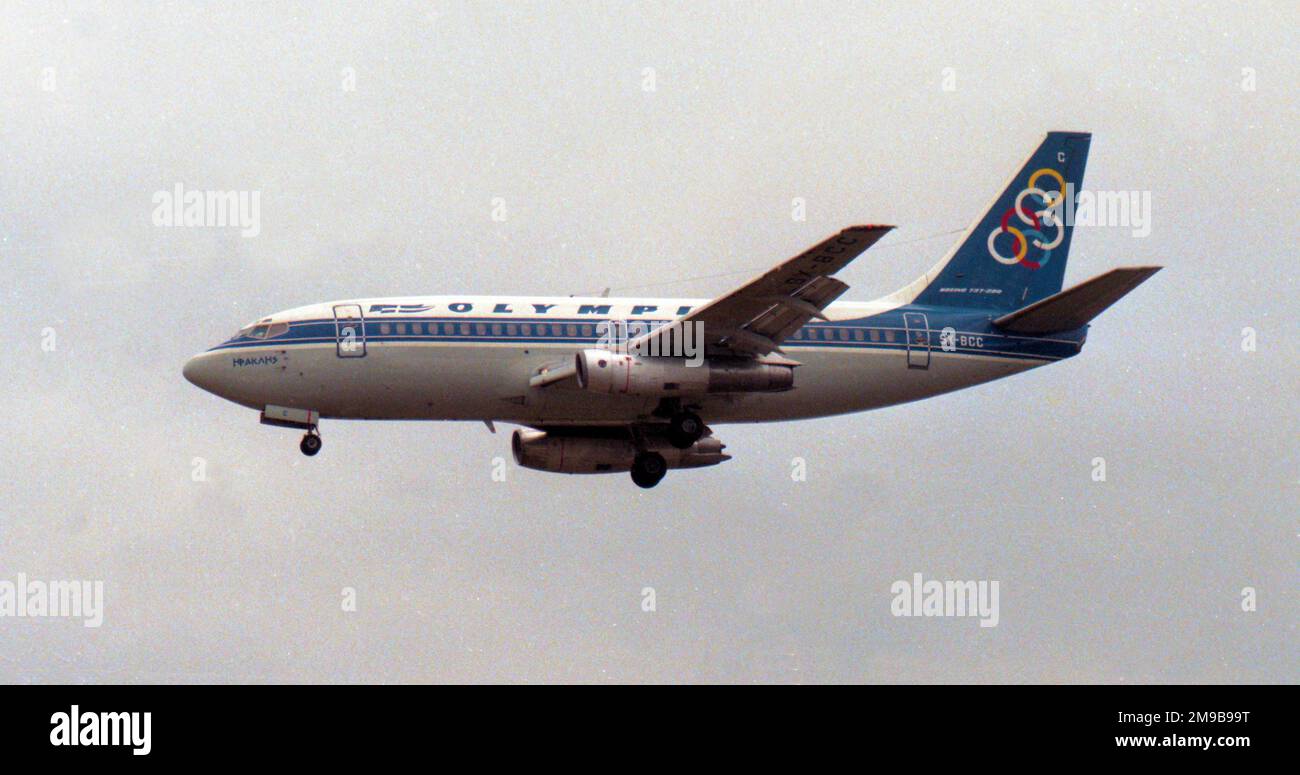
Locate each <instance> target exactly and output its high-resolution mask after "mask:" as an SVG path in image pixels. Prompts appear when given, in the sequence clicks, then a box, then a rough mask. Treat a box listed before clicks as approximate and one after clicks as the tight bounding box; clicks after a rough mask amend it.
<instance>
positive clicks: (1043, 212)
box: [989, 167, 1065, 269]
mask: <svg viewBox="0 0 1300 775" xmlns="http://www.w3.org/2000/svg"><path fill="white" fill-rule="evenodd" d="M1043 177H1049V178H1052V179H1053V180H1055V181H1056V185H1057V190H1056V191H1050V192H1049V191H1044V190H1043V189H1041V188H1039V187H1038V186H1037V183H1038V180H1039V179H1040V178H1043ZM1027 197H1034V198H1035V199H1037V200H1038V201H1037V204H1036V206H1037V207H1041V208H1042V209H1040V210H1032V209H1026V206H1025V199H1026V198H1027ZM1064 197H1065V178H1063V177H1061V173H1059V172H1057V171H1056V170H1054V169H1052V168H1051V167H1043V168H1042V169H1038V170H1034V174H1032V175H1030V176H1029V184H1028V185H1027V186H1025V188H1024V190H1022V191H1021V192H1020V193H1019V194H1017V195H1016V202H1015V204H1014V205H1013V206H1012V207H1011V209H1010V210H1007V211H1006V212H1005V213H1003V214H1002V223H1001V224H1000V225H999V226H998V227H997V228H996V229H994V230H993V231H991V232H989V255H991V256H993V259H994V260H995V261H997V262H998V263H1000V264H1007V265H1008V266H1010V265H1013V264H1021V265H1023V266H1026V267H1028V268H1029V269H1040V268H1042V267H1044V266H1047V262H1048V261H1050V260H1052V250H1053V249H1055V248H1056V247H1058V246H1059V245H1060V244H1061V242H1062V241H1063V240H1064V239H1065V224H1064V223H1063V222H1062V220H1061V218H1060V216H1059V213H1058V211H1060V210H1062V209H1063V208H1062V207H1061V204H1062V199H1063V198H1064ZM1012 216H1015V217H1016V218H1017V219H1018V220H1019V221H1020V224H1019V225H1012V223H1011V217H1012ZM1044 227H1051V228H1055V229H1056V236H1055V238H1054V239H1053V240H1052V241H1051V242H1048V241H1046V240H1047V235H1046V234H1044V233H1043V232H1042V229H1043V228H1044ZM1003 234H1010V235H1011V236H1012V237H1014V238H1015V243H1014V250H1012V251H1011V252H1012V254H1013V255H1010V256H1004V255H1002V254H1001V253H999V252H998V248H997V239H998V237H1001V236H1002V235H1003ZM1030 245H1033V246H1034V247H1035V248H1038V249H1039V250H1041V251H1042V254H1041V255H1038V256H1036V257H1035V258H1032V259H1031V258H1029V246H1030Z"/></svg>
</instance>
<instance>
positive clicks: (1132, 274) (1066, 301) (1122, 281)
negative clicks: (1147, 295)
mask: <svg viewBox="0 0 1300 775" xmlns="http://www.w3.org/2000/svg"><path fill="white" fill-rule="evenodd" d="M1160 269H1161V267H1158V266H1129V267H1123V268H1120V269H1112V270H1110V271H1109V272H1106V273H1105V274H1100V275H1097V276H1096V277H1094V278H1092V279H1091V280H1088V281H1086V282H1082V283H1079V284H1078V285H1076V286H1074V287H1073V288H1071V289H1070V290H1068V291H1061V292H1060V293H1058V294H1055V295H1053V296H1048V297H1047V298H1046V299H1042V300H1040V301H1036V302H1034V303H1033V304H1030V305H1029V306H1028V307H1025V308H1023V309H1018V310H1016V311H1015V312H1012V313H1009V314H1006V315H1003V316H1002V317H1000V318H997V319H996V320H994V321H993V325H995V326H998V327H999V328H1002V329H1005V330H1007V331H1011V332H1013V333H1017V334H1054V333H1057V332H1058V331H1073V330H1074V329H1076V328H1082V327H1083V326H1085V325H1087V323H1088V322H1089V321H1090V320H1092V319H1093V318H1095V317H1097V316H1098V315H1100V314H1101V313H1103V312H1105V311H1106V308H1107V307H1109V306H1110V305H1112V304H1114V303H1115V302H1117V301H1119V300H1120V299H1122V298H1124V296H1125V295H1126V294H1128V292H1129V291H1131V290H1133V289H1134V288H1136V287H1138V286H1139V285H1141V284H1142V283H1143V282H1145V281H1146V279H1147V278H1148V277H1150V276H1151V275H1153V274H1155V273H1156V272H1159V271H1160Z"/></svg>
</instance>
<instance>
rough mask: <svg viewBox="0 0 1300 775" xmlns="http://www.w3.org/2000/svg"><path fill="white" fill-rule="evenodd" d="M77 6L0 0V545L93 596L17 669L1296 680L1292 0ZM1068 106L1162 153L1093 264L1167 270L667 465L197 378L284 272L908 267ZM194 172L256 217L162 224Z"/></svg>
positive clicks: (1132, 145)
mask: <svg viewBox="0 0 1300 775" xmlns="http://www.w3.org/2000/svg"><path fill="white" fill-rule="evenodd" d="M50 5H52V4H48V3H30V4H28V3H17V2H6V3H4V4H3V7H2V8H0V115H3V119H0V158H2V159H3V164H0V267H2V270H0V271H2V272H3V274H2V276H3V278H4V283H3V289H4V300H5V311H6V313H7V317H8V320H9V329H8V330H9V337H8V341H9V342H10V348H11V349H10V353H9V359H8V363H7V367H6V368H5V369H4V370H3V377H2V378H0V379H3V383H4V389H3V393H4V396H5V400H4V401H3V402H2V403H0V421H2V423H3V427H4V429H5V433H4V436H5V439H4V442H3V443H2V444H0V482H2V483H3V484H2V486H3V493H4V498H3V503H2V504H0V578H3V579H11V580H12V579H13V578H14V577H15V575H16V574H17V573H20V572H21V573H26V574H28V576H30V577H35V578H46V579H55V578H67V579H102V580H103V581H104V582H105V587H106V590H105V594H106V603H105V612H104V625H103V626H102V627H101V628H99V629H87V628H84V627H82V626H81V624H80V623H79V622H74V621H67V620H55V619H44V620H42V619H13V618H4V619H0V680H5V681H73V682H76V681H592V682H602V681H742V682H745V681H791V682H811V681H873V682H874V681H954V682H967V681H999V682H1025V681H1088V682H1141V681H1266V682H1278V681H1284V682H1296V681H1297V680H1298V679H1300V660H1298V657H1297V654H1298V650H1297V647H1296V622H1297V619H1298V618H1300V616H1298V614H1300V604H1298V602H1297V596H1296V595H1297V589H1298V588H1300V585H1298V584H1297V582H1298V581H1300V578H1298V575H1297V549H1298V548H1300V518H1298V517H1297V511H1298V510H1297V508H1296V506H1297V499H1296V496H1297V491H1298V490H1300V475H1298V474H1297V463H1298V462H1300V461H1298V460H1297V443H1296V442H1297V431H1298V430H1300V428H1298V423H1297V411H1296V399H1297V394H1298V388H1300V380H1298V379H1297V363H1300V357H1298V356H1300V352H1298V348H1297V344H1296V334H1297V331H1296V323H1295V314H1296V303H1295V298H1296V293H1297V290H1298V289H1297V287H1296V279H1295V278H1296V271H1295V266H1296V261H1297V249H1298V248H1300V239H1298V237H1297V228H1296V225H1295V224H1296V206H1297V204H1296V203H1297V202H1300V185H1298V184H1297V182H1296V169H1297V161H1298V158H1297V151H1296V138H1295V132H1296V128H1297V126H1300V115H1297V113H1298V109H1297V96H1296V95H1297V80H1298V78H1300V66H1297V63H1296V59H1295V53H1296V48H1297V40H1296V30H1297V29H1300V12H1298V11H1297V6H1296V4H1294V3H1290V2H1277V3H1259V4H1246V5H1244V6H1243V5H1238V4H1235V3H1232V4H1229V3H1209V4H1204V5H1193V4H1184V3H1176V4H1174V3H1171V4H1164V3H1153V2H1145V3H1131V4H1106V5H1103V4H1091V3H1089V4H1078V3H1059V4H1058V3H1046V4H1044V3H1034V4H1025V5H1010V6H998V7H995V8H993V7H990V4H988V3H984V2H979V3H970V4H956V3H950V2H942V3H935V4H933V5H927V6H922V5H916V4H912V3H891V4H885V5H883V6H877V5H875V4H853V5H852V6H850V5H848V4H800V5H799V6H798V7H789V6H787V5H785V4H780V5H777V4H770V3H756V4H744V5H715V4H703V5H696V4H681V5H673V6H659V5H632V4H594V5H582V4H577V3H547V4H526V5H525V4H509V5H502V4H496V3H491V4H489V3H474V4H437V5H434V6H423V5H389V4H383V3H365V4H357V5H356V6H355V7H349V8H346V9H343V8H338V7H332V6H323V5H318V4H315V3H303V4H299V5H291V4H285V3H239V4H229V5H226V4H201V5H200V4H194V5H190V4H174V5H173V4H166V5H155V4H153V3H150V4H134V3H102V4H100V3H94V4H92V3H77V4H72V5H71V7H68V8H63V9H53V8H50V7H49V6H50ZM646 68H653V71H654V72H653V77H654V90H653V91H647V90H645V88H644V86H645V84H646V77H647V73H646ZM945 68H952V69H951V70H950V71H945ZM353 84H354V88H352V87H353ZM945 86H951V87H952V88H951V89H945ZM1252 87H1253V88H1252ZM1049 129H1065V130H1086V131H1091V132H1093V133H1095V134H1094V139H1093V143H1092V150H1091V155H1090V158H1089V162H1088V171H1087V177H1086V179H1085V184H1086V185H1087V186H1088V187H1089V188H1099V189H1117V190H1139V191H1149V192H1151V201H1152V216H1153V223H1152V229H1151V233H1150V235H1149V236H1147V237H1145V238H1135V237H1133V236H1132V234H1131V231H1130V230H1129V229H1124V228H1091V229H1084V228H1080V229H1079V230H1078V231H1077V232H1076V234H1075V237H1074V241H1073V250H1072V251H1071V256H1070V266H1069V269H1068V272H1067V278H1066V279H1067V283H1071V284H1072V283H1075V282H1079V281H1081V280H1083V279H1086V278H1088V277H1091V276H1093V275H1095V274H1098V273H1100V272H1102V271H1105V270H1106V269H1109V268H1111V267H1114V266H1118V265H1133V264H1149V263H1158V264H1163V265H1165V266H1167V269H1166V270H1165V271H1164V272H1162V273H1160V274H1159V275H1157V276H1156V277H1155V278H1154V279H1152V280H1151V281H1149V282H1148V283H1147V284H1146V285H1144V286H1142V287H1141V288H1140V289H1139V290H1137V291H1136V292H1134V293H1133V294H1132V295H1131V296H1130V297H1128V298H1126V299H1124V300H1123V302H1121V303H1120V304H1119V305H1117V306H1116V307H1114V308H1112V309H1111V310H1110V311H1108V312H1107V313H1105V314H1104V315H1103V316H1102V317H1101V318H1100V319H1099V320H1098V321H1097V324H1096V325H1095V326H1094V328H1093V330H1092V332H1091V335H1090V337H1089V341H1088V346H1087V347H1086V348H1085V350H1084V352H1083V354H1082V356H1081V357H1078V358H1075V359H1072V360H1070V361H1066V362H1063V363H1059V364H1055V365H1053V366H1050V367H1047V368H1043V369H1038V370H1036V371H1034V372H1031V373H1028V374H1025V375H1021V376H1018V377H1014V378H1011V379H1007V380H1003V381H1001V382H997V383H994V384H990V385H987V386H983V387H978V388H974V389H971V390H967V391H964V392H959V393H956V394H952V395H948V396H943V397H939V398H935V399H931V400H928V401H924V402H921V403H917V404H911V405H907V406H901V407H896V408H891V409H886V410H881V411H876V412H871V413H866V414H860V415H853V416H848V417H841V418H834V419H825V420H818V421H810V422H799V423H786V424H778V425H769V426H722V427H721V428H719V429H718V435H719V436H720V437H721V438H723V439H724V440H725V441H726V443H727V444H728V445H729V447H730V449H729V451H730V452H732V453H734V454H735V459H734V460H732V461H731V462H729V463H726V464H724V465H722V466H719V467H717V468H713V469H707V470H703V471H696V472H679V473H670V475H669V476H668V478H667V479H666V480H665V481H664V483H663V484H662V485H660V486H659V487H658V488H656V489H654V490H649V491H642V490H639V489H637V488H635V487H633V485H632V484H631V482H629V481H628V479H627V477H626V476H621V475H620V476H610V477H584V478H577V477H566V476H558V475H549V474H542V473H537V472H533V471H527V470H523V469H518V468H516V467H514V465H513V462H510V463H508V464H507V465H508V478H507V481H505V482H494V481H493V480H492V477H491V474H492V470H493V458H495V457H498V456H499V457H504V458H506V459H507V460H508V459H509V438H508V436H507V435H505V434H498V435H495V436H494V435H491V434H489V433H488V432H487V430H486V429H485V428H484V427H483V426H481V425H471V424H431V423H423V424H422V423H391V424H381V423H344V422H328V421H327V422H326V423H325V424H324V425H323V427H322V430H323V433H324V435H325V439H326V444H325V450H324V452H323V453H322V454H321V455H320V456H319V457H317V458H314V459H306V458H304V457H303V456H302V455H301V454H300V453H299V452H298V449H297V441H298V438H297V435H296V434H294V433H293V432H290V431H285V430H278V429H272V428H267V427H262V426H259V425H258V424H257V418H256V414H255V413H254V412H251V411H249V410H246V409H242V408H239V407H237V406H235V405H233V404H229V403H226V402H224V401H222V400H220V399H218V398H216V397H214V396H212V395H209V394H206V393H203V392H202V391H200V390H198V389H197V388H195V387H194V386H192V385H190V384H188V383H187V382H185V381H184V380H183V379H182V378H181V374H180V368H181V365H182V363H183V362H184V360H185V359H186V358H187V357H188V356H189V355H191V354H193V353H195V352H197V351H199V350H202V349H205V348H207V347H209V346H211V345H212V344H215V343H217V342H218V341H220V340H222V339H224V338H225V337H227V336H228V335H230V334H231V333H233V332H234V331H235V329H236V328H237V327H239V326H240V325H242V324H244V323H246V322H247V321H249V320H250V319H253V318H255V317H258V316H261V315H264V314H268V313H270V312H272V311H275V310H279V309H284V308H288V307H294V306H298V305H302V304H307V303H312V302H316V301H322V300H326V299H332V298H340V297H355V296H366V295H405V294H425V293H427V294H440V293H466V294H470V293H476V294H492V293H499V294H569V293H575V292H586V291H595V290H598V289H600V288H603V287H607V286H613V287H614V288H615V292H616V294H617V293H618V292H619V290H620V289H624V290H623V292H622V295H635V294H637V293H639V292H645V293H647V294H650V295H679V296H712V295H716V294H718V293H722V292H725V291H726V290H728V289H729V287H731V286H733V285H735V284H737V283H738V282H740V281H742V280H743V279H745V274H746V273H747V271H749V270H756V269H761V268H764V267H766V266H767V265H770V264H773V263H775V262H777V261H779V260H782V259H784V258H786V257H788V256H790V255H793V254H794V253H796V252H798V251H800V250H801V249H803V248H805V247H807V246H808V245H810V244H812V243H813V242H815V241H817V240H818V239H820V238H822V237H824V236H826V235H827V234H829V233H832V232H833V231H835V230H837V229H839V228H841V227H843V226H845V225H848V224H853V223H863V222H885V223H895V224H898V225H899V228H898V230H897V231H896V232H895V233H894V234H892V235H890V236H889V237H888V238H887V239H886V240H885V241H884V242H882V243H881V244H880V245H879V246H877V247H876V248H873V249H872V250H871V251H870V252H869V253H867V254H866V255H864V256H863V257H862V258H861V259H859V260H858V261H857V262H855V263H854V264H853V265H852V266H850V267H849V268H848V269H847V270H846V271H845V272H844V273H842V275H841V276H842V277H843V279H845V280H846V281H847V282H848V283H850V285H851V286H852V288H851V290H850V291H849V292H848V294H846V296H845V298H848V299H857V300H866V299H870V298H874V297H876V296H879V295H883V294H885V293H888V292H889V291H891V290H893V289H894V288H896V287H897V286H899V285H902V284H904V283H906V282H908V281H910V280H912V279H913V278H914V277H915V276H917V275H918V274H919V273H920V272H922V271H923V270H924V269H926V268H927V267H928V266H930V264H931V263H932V262H933V261H934V260H935V259H937V258H938V257H939V256H940V255H941V254H942V253H943V252H944V251H945V250H946V249H947V248H948V247H949V244H950V242H951V241H952V240H953V239H955V238H954V237H952V236H947V237H940V238H936V239H929V240H925V241H920V242H912V241H913V240H920V239H922V238H926V237H930V236H932V235H935V234H938V233H942V232H946V231H950V230H952V229H955V228H958V227H963V226H965V225H966V224H967V223H968V222H969V221H970V220H971V219H972V218H973V217H974V216H976V215H977V214H978V213H979V211H980V209H981V208H982V207H983V206H984V205H985V204H986V203H987V202H988V200H989V198H990V197H991V196H992V195H993V194H994V193H996V192H997V190H999V188H1000V186H1001V185H1002V183H1003V181H1004V180H1005V178H1006V177H1007V175H1009V174H1010V172H1011V171H1013V168H1014V167H1015V165H1017V164H1018V163H1019V162H1020V161H1021V160H1022V159H1023V158H1024V156H1025V155H1026V154H1027V153H1028V152H1029V151H1030V150H1031V149H1032V148H1033V146H1034V145H1035V144H1036V143H1037V142H1038V140H1039V138H1040V137H1041V135H1042V134H1043V133H1044V132H1045V131H1047V130H1049ZM177 183H182V184H183V185H184V186H186V187H188V188H196V189H223V190H225V189H231V190H243V191H259V192H260V196H261V232H260V234H259V235H258V236H256V237H253V238H244V237H241V236H240V235H239V234H238V232H237V231H235V230H232V229H218V228H170V229H169V228H160V227H157V226H155V225H154V224H153V222H152V219H151V215H152V212H153V209H154V204H153V202H152V200H151V197H152V196H153V194H154V192H156V191H159V190H171V189H172V188H173V187H174V186H175V185H176V184H177ZM795 197H802V198H804V199H805V201H806V202H807V220H806V221H803V222H799V221H794V220H792V219H791V217H790V213H791V200H792V199H793V198H795ZM494 198H501V199H504V200H505V202H506V207H507V212H508V217H507V219H506V220H505V221H504V222H494V221H493V220H492V219H491V217H490V215H491V207H492V204H491V203H492V200H493V199H494ZM901 243H908V244H901ZM737 270H745V271H741V272H740V274H738V275H733V276H727V277H709V276H712V275H718V274H721V273H726V272H736V271H737ZM692 278H703V279H692ZM670 282H673V283H675V284H673V285H663V286H658V287H655V288H653V289H652V290H647V291H641V290H639V288H640V287H642V286H646V285H651V284H656V285H657V284H661V283H670ZM1248 327H1249V328H1252V329H1254V330H1255V332H1256V337H1257V349H1256V350H1255V351H1254V352H1246V351H1243V347H1242V342H1243V329H1245V328H1248ZM50 330H52V333H53V336H54V340H53V343H54V350H53V352H49V351H46V349H43V347H42V345H43V343H44V344H47V345H48V343H49V341H50V335H51V331H50ZM1096 457H1103V458H1105V461H1106V465H1107V478H1106V481H1105V482H1095V481H1093V477H1092V473H1093V470H1094V467H1093V463H1092V461H1093V459H1094V458H1096ZM195 458H202V459H203V460H204V461H206V474H207V481H202V482H196V481H193V480H192V476H191V474H192V471H193V466H194V460H195ZM794 458H803V459H805V460H806V462H807V471H808V474H807V481H793V480H792V478H791V469H792V462H791V461H792V460H793V459H794ZM917 572H920V573H923V574H925V575H926V576H927V577H932V578H939V579H945V578H946V579H987V580H997V581H998V582H999V583H1000V598H1001V605H1000V608H1001V611H1000V622H999V624H998V626H997V627H995V628H980V627H979V626H978V625H977V624H976V622H975V621H973V620H970V619H905V618H895V617H893V616H892V615H891V614H890V602H891V598H892V596H891V594H890V592H889V589H890V585H891V584H892V583H893V582H894V581H896V580H899V579H910V578H911V576H912V574H913V573H917ZM345 587H351V588H353V589H355V590H356V595H357V597H356V600H357V610H356V611H355V612H344V611H342V610H341V605H340V600H341V590H343V588H345ZM644 587H653V588H654V590H655V592H656V603H657V610H656V611H654V612H649V613H647V612H643V611H642V610H641V601H642V589H643V588H644ZM1245 587H1253V588H1255V590H1256V593H1257V599H1258V610H1256V611H1254V612H1244V611H1243V610H1242V606H1241V602H1242V590H1243V588H1245Z"/></svg>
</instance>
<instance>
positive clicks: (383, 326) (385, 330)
mask: <svg viewBox="0 0 1300 775" xmlns="http://www.w3.org/2000/svg"><path fill="white" fill-rule="evenodd" d="M379 333H381V334H383V335H384V336H388V335H389V334H391V333H393V327H392V326H390V325H388V324H387V323H380V324H379Z"/></svg>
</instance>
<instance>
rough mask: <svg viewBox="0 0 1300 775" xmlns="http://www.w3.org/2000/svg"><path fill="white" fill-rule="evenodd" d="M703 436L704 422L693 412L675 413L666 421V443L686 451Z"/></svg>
mask: <svg viewBox="0 0 1300 775" xmlns="http://www.w3.org/2000/svg"><path fill="white" fill-rule="evenodd" d="M703 435H704V421H703V420H701V419H700V416H699V415H698V414H696V413H694V412H685V411H683V412H676V413H675V414H673V416H672V417H670V418H669V419H668V443H669V444H672V445H673V446H674V447H676V448H678V449H688V448H690V446H691V445H692V444H694V443H695V442H697V441H699V440H700V437H701V436H703Z"/></svg>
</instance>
